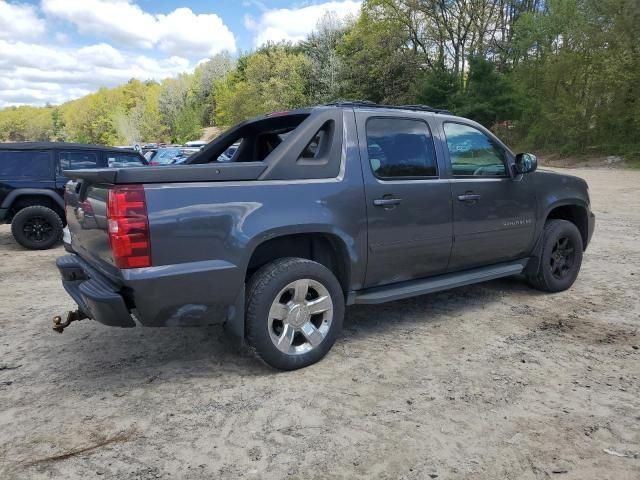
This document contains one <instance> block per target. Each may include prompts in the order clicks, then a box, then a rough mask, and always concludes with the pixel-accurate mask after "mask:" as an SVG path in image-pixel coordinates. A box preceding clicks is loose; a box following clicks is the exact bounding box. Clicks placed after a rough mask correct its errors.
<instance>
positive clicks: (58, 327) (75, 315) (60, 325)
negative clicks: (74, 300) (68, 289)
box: [53, 310, 88, 333]
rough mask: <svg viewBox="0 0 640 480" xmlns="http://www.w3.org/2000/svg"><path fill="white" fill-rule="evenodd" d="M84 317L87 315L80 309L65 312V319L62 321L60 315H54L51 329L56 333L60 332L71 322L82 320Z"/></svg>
mask: <svg viewBox="0 0 640 480" xmlns="http://www.w3.org/2000/svg"><path fill="white" fill-rule="evenodd" d="M85 318H88V317H87V316H86V315H85V314H84V313H83V312H81V311H80V310H76V311H75V312H69V313H67V319H66V320H65V321H64V322H63V321H62V317H60V316H58V315H56V316H55V317H53V329H54V330H55V331H56V332H58V333H62V332H64V329H65V328H67V327H68V326H69V325H70V324H71V322H77V321H80V320H84V319H85Z"/></svg>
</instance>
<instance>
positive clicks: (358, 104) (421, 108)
mask: <svg viewBox="0 0 640 480" xmlns="http://www.w3.org/2000/svg"><path fill="white" fill-rule="evenodd" d="M326 106H327V107H347V108H380V109H382V110H412V111H417V112H429V113H443V114H445V115H453V114H452V113H451V112H450V111H448V110H444V109H441V108H433V107H430V106H429V105H382V104H379V103H374V102H369V101H367V100H345V101H337V102H333V103H328V104H326Z"/></svg>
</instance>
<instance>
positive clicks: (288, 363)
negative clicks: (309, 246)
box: [245, 257, 344, 370]
mask: <svg viewBox="0 0 640 480" xmlns="http://www.w3.org/2000/svg"><path fill="white" fill-rule="evenodd" d="M343 318H344V294H343V292H342V288H341V287H340V283H339V282H338V280H337V279H336V277H335V275H334V274H333V273H332V272H331V271H330V270H329V269H327V268H326V267H325V266H323V265H321V264H319V263H317V262H313V261H311V260H307V259H303V258H293V257H290V258H281V259H278V260H275V261H273V262H271V263H268V264H267V265H265V266H263V267H262V268H260V269H259V270H258V271H257V272H256V273H254V274H253V275H252V277H251V279H250V281H249V284H248V287H247V296H246V316H245V322H246V335H247V341H248V343H249V345H251V346H252V347H253V349H254V350H255V352H256V353H257V355H258V356H259V357H260V358H261V359H262V360H263V361H264V362H265V363H267V364H268V365H270V366H272V367H274V368H277V369H279V370H295V369H298V368H303V367H306V366H308V365H311V364H313V363H315V362H317V361H319V360H320V359H321V358H322V357H324V356H325V355H326V354H327V352H328V351H329V350H330V349H331V347H332V346H333V344H334V342H335V341H336V338H337V337H338V334H339V333H340V331H341V330H342V321H343Z"/></svg>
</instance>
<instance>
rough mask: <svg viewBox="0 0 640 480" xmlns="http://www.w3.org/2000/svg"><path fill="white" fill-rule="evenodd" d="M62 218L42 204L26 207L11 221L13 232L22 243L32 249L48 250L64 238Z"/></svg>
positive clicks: (17, 240)
mask: <svg viewBox="0 0 640 480" xmlns="http://www.w3.org/2000/svg"><path fill="white" fill-rule="evenodd" d="M62 228H63V225H62V219H61V218H60V216H59V215H58V214H57V213H56V212H54V211H53V210H51V209H50V208H47V207H44V206H42V205H32V206H30V207H25V208H23V209H22V210H20V211H19V212H18V213H16V214H15V216H14V217H13V220H12V221H11V233H12V234H13V238H15V239H16V242H18V243H19V244H20V245H22V246H23V247H25V248H28V249H30V250H46V249H47V248H51V247H53V246H54V245H55V244H56V243H58V242H59V241H60V239H61V238H62Z"/></svg>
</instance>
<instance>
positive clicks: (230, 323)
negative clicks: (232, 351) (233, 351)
mask: <svg viewBox="0 0 640 480" xmlns="http://www.w3.org/2000/svg"><path fill="white" fill-rule="evenodd" d="M244 288H245V285H244V283H243V284H242V288H241V289H240V292H239V293H238V296H237V297H236V299H235V300H234V302H233V305H230V306H229V310H228V313H227V320H226V321H225V322H224V330H225V332H227V334H228V335H229V336H230V337H231V338H232V341H233V342H234V344H235V345H236V346H237V347H238V348H242V347H244V345H245V341H244V304H245V298H244Z"/></svg>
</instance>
